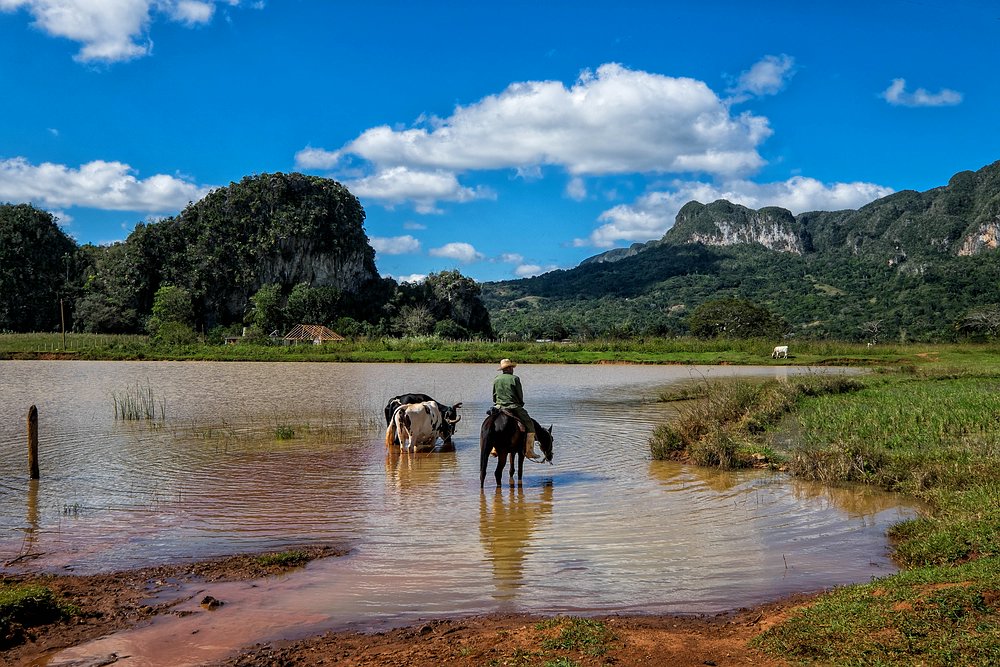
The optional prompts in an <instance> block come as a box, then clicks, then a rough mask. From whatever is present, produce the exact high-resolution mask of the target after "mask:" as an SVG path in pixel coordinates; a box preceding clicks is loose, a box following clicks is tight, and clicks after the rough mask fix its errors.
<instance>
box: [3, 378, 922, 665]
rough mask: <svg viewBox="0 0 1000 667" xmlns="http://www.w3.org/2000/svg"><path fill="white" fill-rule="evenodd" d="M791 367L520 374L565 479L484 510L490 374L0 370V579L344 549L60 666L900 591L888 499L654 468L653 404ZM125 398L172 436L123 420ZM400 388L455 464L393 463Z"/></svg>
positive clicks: (425, 458)
mask: <svg viewBox="0 0 1000 667" xmlns="http://www.w3.org/2000/svg"><path fill="white" fill-rule="evenodd" d="M790 372H810V371H808V370H807V369H785V368H748V367H698V368H694V367H680V366H662V367H645V366H547V365H526V366H519V367H518V374H519V375H520V376H521V379H522V381H523V383H524V387H525V395H526V399H527V402H528V405H527V408H528V410H529V411H530V412H531V414H532V416H533V417H535V418H536V419H537V420H538V421H539V422H541V423H542V424H543V425H546V426H547V425H549V424H553V425H554V431H553V434H554V436H555V465H553V466H542V465H535V464H532V463H530V462H528V463H526V464H525V479H524V483H523V485H522V486H520V487H517V486H515V487H513V488H512V487H509V486H508V485H507V483H506V481H505V483H504V486H503V487H502V488H501V489H499V490H497V489H495V488H493V479H492V475H491V474H490V475H488V477H487V489H486V491H485V492H480V489H479V472H478V431H479V425H480V423H481V421H482V418H483V416H484V415H485V412H486V409H487V407H488V406H489V401H490V386H491V383H492V379H493V377H494V375H495V373H496V371H495V368H494V367H493V366H492V365H419V364H412V365H411V364H407V365H398V364H304V363H303V364H264V363H255V364H254V363H166V362H157V363H143V362H126V363H115V362H42V361H32V362H2V363H0V560H2V561H3V562H10V561H13V560H14V559H17V558H18V557H21V560H20V561H19V562H18V563H17V564H15V565H11V566H9V567H11V568H17V567H27V568H31V569H34V570H52V571H66V570H71V571H74V572H78V573H89V572H98V571H109V570H117V569H122V568H130V567H137V566H145V565H151V564H157V563H164V562H177V561H184V560H194V559H202V558H206V557H210V556H215V555H223V554H230V553H236V552H247V551H262V550H277V549H282V548H286V547H288V546H291V545H301V544H307V543H323V544H329V543H335V544H343V545H347V546H349V547H351V552H350V554H349V555H348V556H346V557H344V558H337V559H329V560H325V561H318V562H314V563H312V564H310V566H308V567H307V568H304V569H303V570H300V571H296V572H294V573H292V574H290V575H288V576H284V577H280V578H276V579H274V580H268V581H267V582H264V583H263V584H261V585H259V586H257V587H253V588H251V587H250V585H249V584H246V583H235V584H226V585H220V586H213V593H212V594H213V595H215V596H216V597H218V598H219V599H224V600H226V602H227V606H226V607H224V608H223V609H224V613H216V614H213V615H212V616H211V619H209V620H206V619H205V617H204V615H194V616H191V617H187V618H170V619H162V620H161V621H157V622H156V623H154V624H153V625H151V626H149V627H147V628H144V629H140V630H136V631H133V632H131V633H126V634H125V635H122V636H118V637H113V638H111V639H107V640H102V642H105V643H103V644H102V643H101V642H97V643H96V644H98V646H92V647H87V648H81V649H77V650H75V651H77V653H73V652H70V653H71V654H72V655H77V654H79V652H80V651H84V652H86V651H95V652H96V651H104V653H107V652H109V651H118V650H120V649H122V650H126V651H127V652H129V654H130V655H133V656H135V660H134V661H133V662H130V663H129V664H168V663H157V662H156V660H155V659H153V658H152V657H150V656H155V655H157V654H156V652H155V651H156V647H157V646H158V645H159V644H162V645H167V644H169V645H170V646H171V647H172V651H171V653H170V656H171V660H172V662H171V663H169V664H199V663H200V662H203V661H204V660H206V659H213V656H216V657H218V656H219V655H220V653H219V651H224V650H231V649H232V648H234V647H237V646H240V645H243V644H249V643H253V642H257V641H264V640H268V639H273V638H277V637H296V636H303V635H305V634H309V633H313V632H321V631H323V630H325V629H330V628H343V627H376V626H379V625H382V624H398V623H404V622H411V621H414V620H416V619H418V618H431V617H435V616H442V615H461V614H472V613H480V612H490V611H529V612H546V613H560V612H565V613H581V612H605V613H610V612H622V613H639V612H656V613H662V612H713V611H721V610H728V609H734V608H738V607H742V606H747V605H751V604H754V603H758V602H762V601H766V600H772V599H775V598H777V597H779V596H781V595H783V594H786V593H791V592H798V591H813V590H819V589H823V588H827V587H830V586H834V585H837V584H844V583H851V582H859V581H867V580H869V579H870V578H871V577H873V576H883V575H887V574H890V573H892V572H893V571H895V570H894V568H893V566H892V564H891V562H890V561H889V559H888V544H887V540H886V535H885V531H886V529H887V528H888V526H889V525H891V524H892V523H895V522H897V521H899V520H901V519H903V518H906V517H908V516H911V515H912V514H913V510H912V509H910V508H909V507H907V506H905V505H904V504H902V501H901V500H900V499H899V498H898V497H895V496H891V495H887V494H881V493H876V492H873V491H871V490H865V489H853V490H848V489H830V488H826V487H823V486H819V485H813V484H806V483H802V482H798V481H795V480H791V479H789V478H787V477H786V476H784V475H780V474H772V473H763V472H758V471H746V472H739V473H721V472H718V471H713V470H705V469H698V468H694V467H688V466H681V465H678V464H673V463H668V462H659V461H652V460H650V455H649V450H648V446H647V439H648V437H649V434H650V432H651V431H652V428H653V426H654V425H655V424H656V423H658V421H660V420H662V419H663V418H665V417H666V416H669V415H670V414H671V410H672V409H674V408H672V407H671V406H669V405H664V404H660V403H657V402H656V401H655V397H656V395H657V393H658V392H659V391H660V390H661V389H663V388H664V387H666V386H669V385H671V384H673V383H677V382H695V381H702V380H703V379H705V378H715V377H730V376H733V375H736V374H740V375H752V376H761V377H768V376H775V375H780V374H784V373H790ZM135 387H140V388H142V390H143V391H146V392H148V395H151V396H152V399H153V402H154V403H155V404H156V409H157V411H158V412H159V411H160V410H161V409H162V410H163V414H164V416H163V418H162V419H160V417H159V416H157V418H155V419H153V420H142V421H127V422H126V421H121V420H116V419H115V397H116V396H121V395H122V392H126V391H128V390H129V388H135ZM407 391H420V392H425V393H428V394H431V395H433V396H435V397H436V398H437V399H438V400H440V401H442V402H444V403H448V404H451V403H455V402H459V401H461V402H463V404H464V405H463V408H462V410H461V414H462V415H463V420H462V422H461V423H460V424H459V425H458V432H457V437H456V440H455V444H456V448H455V451H450V452H439V451H436V452H431V453H420V454H400V453H399V452H398V451H391V452H388V453H387V452H386V449H385V446H384V443H383V438H384V418H383V416H382V407H383V406H384V404H385V402H386V400H387V399H388V398H389V397H391V396H393V395H396V394H398V393H403V392H407ZM32 404H34V405H36V406H37V407H38V412H39V434H40V435H39V448H40V466H41V477H42V478H41V480H39V481H38V482H29V481H28V479H27V477H28V474H27V454H26V446H25V418H26V415H27V412H28V408H29V406H30V405H32ZM192 608H197V603H196V602H193V603H192ZM193 628H197V634H196V635H192V629H193ZM178 638H183V639H180V640H179V639H178ZM220 638H224V640H223V639H220ZM107 642H111V644H110V646H112V647H113V648H111V649H109V648H108V646H109V644H108V643H107ZM158 642H159V644H158ZM224 654H225V653H224V652H223V653H221V655H224ZM143 656H146V658H143ZM68 659H69V658H67V660H68ZM143 660H145V662H144V661H143ZM52 664H58V662H55V663H52Z"/></svg>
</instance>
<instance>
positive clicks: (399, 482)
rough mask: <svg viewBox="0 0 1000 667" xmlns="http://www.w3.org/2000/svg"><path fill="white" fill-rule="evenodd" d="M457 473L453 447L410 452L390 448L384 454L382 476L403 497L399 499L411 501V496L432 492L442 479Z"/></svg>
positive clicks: (456, 460)
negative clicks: (383, 474) (384, 474)
mask: <svg viewBox="0 0 1000 667" xmlns="http://www.w3.org/2000/svg"><path fill="white" fill-rule="evenodd" d="M457 470H458V458H457V456H456V454H455V449H454V448H449V449H447V450H444V451H431V452H414V451H412V450H411V451H400V450H399V449H398V448H397V447H390V448H389V451H388V452H386V455H385V473H386V479H387V480H388V482H389V485H390V486H391V487H392V489H393V490H394V491H395V492H397V493H400V494H404V495H403V496H402V497H403V498H410V499H411V500H412V499H414V496H422V495H424V494H428V493H434V490H435V489H436V487H437V486H438V484H439V483H440V480H441V478H442V476H443V475H444V474H445V473H454V472H455V471H457ZM405 494H414V495H413V496H410V495H405Z"/></svg>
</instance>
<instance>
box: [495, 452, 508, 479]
mask: <svg viewBox="0 0 1000 667" xmlns="http://www.w3.org/2000/svg"><path fill="white" fill-rule="evenodd" d="M506 463H507V453H506V452H503V451H499V452H497V469H496V471H495V472H494V473H493V476H494V477H496V478H497V486H500V482H501V481H502V480H503V467H504V465H506Z"/></svg>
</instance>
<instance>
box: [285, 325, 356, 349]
mask: <svg viewBox="0 0 1000 667" xmlns="http://www.w3.org/2000/svg"><path fill="white" fill-rule="evenodd" d="M339 340H344V337H343V336H341V335H340V334H338V333H336V332H334V331H331V330H330V329H327V328H326V327H325V326H323V325H322V324H299V325H297V326H296V327H295V328H294V329H292V330H291V331H289V332H288V333H287V334H285V338H284V341H285V344H286V345H293V344H297V343H307V342H309V343H312V344H313V345H322V344H323V343H328V342H330V341H339Z"/></svg>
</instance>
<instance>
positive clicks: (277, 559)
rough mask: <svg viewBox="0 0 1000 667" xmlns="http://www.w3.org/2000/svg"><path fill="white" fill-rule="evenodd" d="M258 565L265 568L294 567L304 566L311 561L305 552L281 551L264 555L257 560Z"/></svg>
mask: <svg viewBox="0 0 1000 667" xmlns="http://www.w3.org/2000/svg"><path fill="white" fill-rule="evenodd" d="M255 560H256V561H257V563H258V564H260V565H262V566H263V567H282V568H284V567H294V566H296V565H302V564H303V563H307V562H309V560H310V557H309V554H307V553H306V552H304V551H297V550H292V551H281V552H279V553H273V554H263V555H261V556H257V557H256V558H255Z"/></svg>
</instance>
